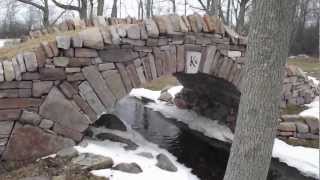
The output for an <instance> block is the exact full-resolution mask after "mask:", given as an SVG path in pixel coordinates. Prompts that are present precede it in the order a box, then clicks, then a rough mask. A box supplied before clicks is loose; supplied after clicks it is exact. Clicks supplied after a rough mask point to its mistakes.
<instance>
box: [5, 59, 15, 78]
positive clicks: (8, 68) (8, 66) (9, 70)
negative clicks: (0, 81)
mask: <svg viewBox="0 0 320 180" xmlns="http://www.w3.org/2000/svg"><path fill="white" fill-rule="evenodd" d="M2 64H3V70H4V79H5V80H6V81H13V80H14V79H15V72H14V69H13V65H12V61H8V60H7V61H3V62H2Z"/></svg>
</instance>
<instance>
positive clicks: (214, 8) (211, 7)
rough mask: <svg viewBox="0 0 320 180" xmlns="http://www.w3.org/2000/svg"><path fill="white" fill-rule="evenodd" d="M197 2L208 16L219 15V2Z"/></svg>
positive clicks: (214, 0)
mask: <svg viewBox="0 0 320 180" xmlns="http://www.w3.org/2000/svg"><path fill="white" fill-rule="evenodd" d="M198 1H199V3H200V5H201V7H202V8H203V10H204V11H205V12H206V13H207V14H208V15H216V16H218V15H219V0H207V2H206V3H204V2H203V0H198Z"/></svg>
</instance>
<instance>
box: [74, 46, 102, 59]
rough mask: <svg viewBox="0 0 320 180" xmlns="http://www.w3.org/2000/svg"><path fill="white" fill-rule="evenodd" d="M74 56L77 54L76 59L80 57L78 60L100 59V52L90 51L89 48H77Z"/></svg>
mask: <svg viewBox="0 0 320 180" xmlns="http://www.w3.org/2000/svg"><path fill="white" fill-rule="evenodd" d="M74 54H75V57H78V58H90V57H92V58H94V57H98V52H97V51H96V50H94V49H88V48H75V50H74Z"/></svg>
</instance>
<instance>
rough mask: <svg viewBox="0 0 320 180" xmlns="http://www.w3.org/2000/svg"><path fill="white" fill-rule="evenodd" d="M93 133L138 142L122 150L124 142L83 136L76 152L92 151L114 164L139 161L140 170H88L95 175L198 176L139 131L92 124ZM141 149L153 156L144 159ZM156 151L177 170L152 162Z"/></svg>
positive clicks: (185, 179) (133, 178) (118, 178)
mask: <svg viewBox="0 0 320 180" xmlns="http://www.w3.org/2000/svg"><path fill="white" fill-rule="evenodd" d="M94 132H95V134H97V133H103V132H107V133H113V134H115V135H118V136H121V137H123V138H127V139H130V140H131V141H133V142H135V143H136V144H138V145H139V148H138V149H137V150H134V151H126V150H125V149H124V144H122V143H118V142H111V141H109V140H105V141H95V140H89V139H86V140H84V143H83V144H85V143H87V146H85V147H82V146H76V149H77V150H78V151H79V152H80V153H93V154H98V155H103V156H108V157H111V158H112V159H113V161H114V163H115V164H118V163H132V162H135V163H137V164H139V166H140V167H141V169H142V170H143V172H142V173H140V174H130V173H125V172H121V171H117V170H112V169H103V170H95V171H92V173H93V174H94V175H96V176H104V177H108V178H110V180H150V179H154V180H162V179H168V180H169V179H174V180H175V179H177V180H199V178H197V177H196V176H195V175H193V174H192V173H191V169H189V168H186V167H185V166H183V165H182V164H180V163H178V162H177V159H176V157H174V156H173V155H172V154H170V153H169V152H168V151H166V150H164V149H161V148H159V147H158V146H157V145H155V144H153V143H150V142H148V141H147V140H145V139H144V138H143V137H142V136H141V135H140V134H139V133H137V132H135V131H134V130H130V129H129V130H128V131H127V132H120V131H116V130H108V129H104V128H95V129H94ZM141 152H149V153H152V155H153V156H154V158H153V159H148V158H145V157H142V156H139V155H137V154H138V153H141ZM159 153H163V154H165V155H166V156H167V157H168V158H169V159H170V160H171V161H172V162H173V163H174V164H175V165H176V166H177V168H178V171H177V172H169V171H165V170H162V169H160V168H158V167H157V166H156V163H157V160H156V156H157V155H158V154H159Z"/></svg>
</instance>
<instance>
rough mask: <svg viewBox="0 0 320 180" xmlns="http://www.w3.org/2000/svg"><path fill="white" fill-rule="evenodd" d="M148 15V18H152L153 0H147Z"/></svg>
mask: <svg viewBox="0 0 320 180" xmlns="http://www.w3.org/2000/svg"><path fill="white" fill-rule="evenodd" d="M146 15H147V18H149V17H151V16H152V2H151V0H147V3H146Z"/></svg>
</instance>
